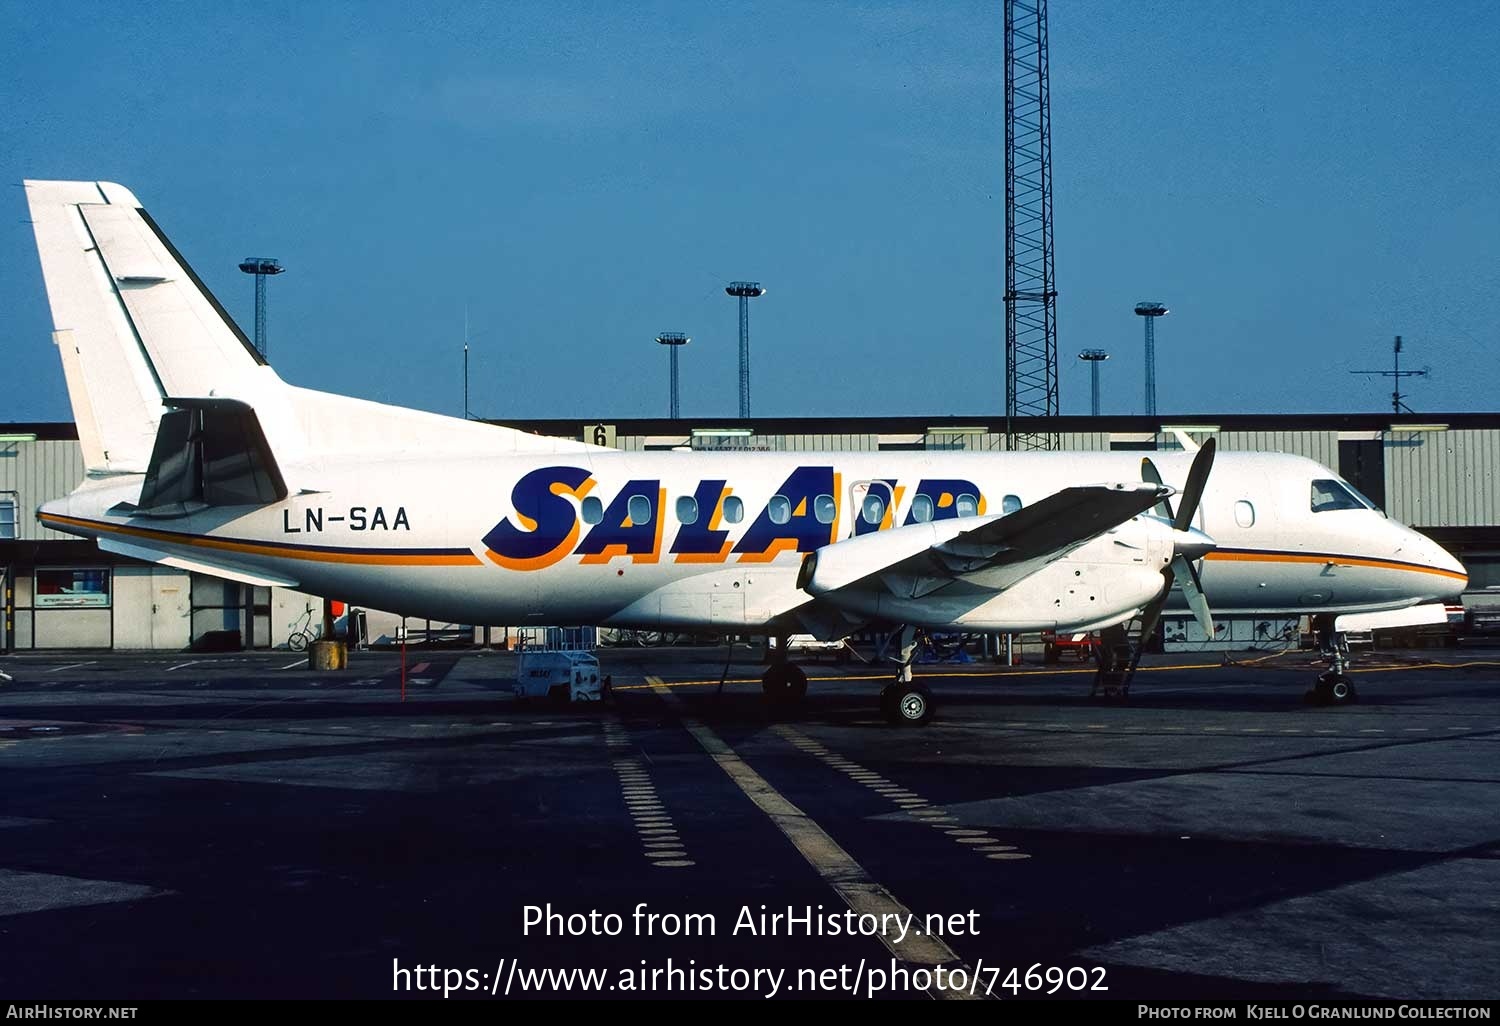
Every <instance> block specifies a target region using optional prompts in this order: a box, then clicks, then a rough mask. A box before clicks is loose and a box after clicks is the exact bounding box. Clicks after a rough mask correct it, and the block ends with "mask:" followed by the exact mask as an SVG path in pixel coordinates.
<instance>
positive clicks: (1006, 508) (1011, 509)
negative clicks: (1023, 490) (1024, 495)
mask: <svg viewBox="0 0 1500 1026" xmlns="http://www.w3.org/2000/svg"><path fill="white" fill-rule="evenodd" d="M1020 508H1021V497H1020V496H1019V495H1007V496H1006V497H1005V498H1003V499H1001V500H1000V512H1001V514H1002V515H1006V514H1010V513H1015V512H1016V511H1018V510H1019V509H1020Z"/></svg>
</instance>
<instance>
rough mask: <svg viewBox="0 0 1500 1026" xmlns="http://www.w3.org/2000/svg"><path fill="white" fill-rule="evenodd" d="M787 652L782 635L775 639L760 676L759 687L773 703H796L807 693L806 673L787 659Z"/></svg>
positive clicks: (785, 642) (785, 640)
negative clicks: (768, 658)
mask: <svg viewBox="0 0 1500 1026" xmlns="http://www.w3.org/2000/svg"><path fill="white" fill-rule="evenodd" d="M787 654H788V653H787V639H786V637H785V636H784V635H783V636H781V637H778V638H777V639H776V648H775V649H774V650H773V652H772V654H771V664H770V665H769V666H767V667H766V672H765V673H763V674H761V677H760V689H761V691H763V692H764V693H765V696H766V700H767V701H769V702H771V703H772V704H773V705H789V704H793V703H797V702H800V701H802V699H803V698H804V697H805V696H806V695H807V674H805V673H803V672H802V667H800V666H798V665H797V664H796V663H793V662H791V661H789V660H788V659H787Z"/></svg>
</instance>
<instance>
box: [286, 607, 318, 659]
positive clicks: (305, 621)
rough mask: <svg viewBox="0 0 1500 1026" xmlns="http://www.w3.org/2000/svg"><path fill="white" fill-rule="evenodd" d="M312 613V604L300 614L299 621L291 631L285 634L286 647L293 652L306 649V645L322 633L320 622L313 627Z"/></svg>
mask: <svg viewBox="0 0 1500 1026" xmlns="http://www.w3.org/2000/svg"><path fill="white" fill-rule="evenodd" d="M312 615H313V611H312V606H308V607H307V609H306V611H305V612H303V614H302V621H301V623H300V624H299V625H297V626H295V627H293V628H292V632H291V633H290V634H288V635H287V636H286V647H287V648H289V649H291V650H292V651H293V652H304V651H306V650H307V646H308V645H309V644H311V643H312V642H314V641H316V640H318V637H319V636H320V635H321V634H322V633H323V627H322V625H321V624H319V625H318V627H317V628H316V629H315V628H314V627H313V623H312Z"/></svg>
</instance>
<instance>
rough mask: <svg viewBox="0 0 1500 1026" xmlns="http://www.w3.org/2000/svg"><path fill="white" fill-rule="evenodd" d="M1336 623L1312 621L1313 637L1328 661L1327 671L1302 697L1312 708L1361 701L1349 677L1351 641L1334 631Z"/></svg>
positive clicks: (1322, 619)
mask: <svg viewBox="0 0 1500 1026" xmlns="http://www.w3.org/2000/svg"><path fill="white" fill-rule="evenodd" d="M1333 623H1334V619H1333V617H1332V616H1327V615H1324V616H1317V617H1314V618H1313V636H1314V637H1315V638H1317V641H1318V651H1319V652H1321V653H1322V654H1323V658H1325V659H1327V660H1328V669H1327V671H1325V672H1324V673H1320V674H1319V675H1318V679H1317V681H1316V682H1314V684H1313V686H1312V688H1311V689H1310V690H1309V691H1308V692H1307V694H1306V695H1304V696H1303V700H1304V701H1306V702H1307V703H1308V704H1309V705H1348V704H1349V703H1351V702H1354V701H1355V700H1357V699H1358V698H1359V693H1358V692H1357V691H1355V690H1354V682H1353V681H1352V680H1350V679H1349V674H1348V669H1349V639H1348V637H1347V636H1346V635H1345V634H1344V633H1343V632H1342V631H1335V630H1334V629H1333Z"/></svg>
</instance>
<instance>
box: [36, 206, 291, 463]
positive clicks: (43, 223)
mask: <svg viewBox="0 0 1500 1026" xmlns="http://www.w3.org/2000/svg"><path fill="white" fill-rule="evenodd" d="M25 185H26V198H27V202H28V204H29V205H30V208H31V220H32V225H33V229H34V231H35V233H36V242H37V252H38V254H39V256H40V257H41V263H42V277H43V279H44V281H45V282H46V286H47V298H48V302H49V303H50V305H51V308H52V322H53V328H54V331H53V340H54V341H55V342H56V343H57V346H58V349H59V354H60V356H61V357H62V363H63V373H64V376H65V377H66V379H67V383H68V398H69V400H70V401H71V403H72V406H73V415H74V418H75V420H76V421H77V423H78V435H79V440H80V442H81V443H82V448H83V455H84V465H85V467H86V468H87V469H88V471H89V472H90V473H92V474H112V473H144V472H145V470H146V467H147V465H148V464H149V461H150V457H151V450H152V446H153V445H154V443H155V440H156V429H157V425H158V423H159V422H160V420H161V417H162V414H163V412H164V409H163V405H162V400H163V399H164V398H166V397H167V396H176V395H187V396H209V395H214V394H216V393H218V394H225V393H226V392H237V391H239V390H240V389H241V388H242V386H243V381H244V379H245V378H246V377H248V376H251V375H254V374H256V373H258V372H262V371H264V372H265V373H269V368H265V366H264V365H265V361H264V360H263V359H261V357H260V354H258V353H257V352H256V351H255V349H254V347H253V346H252V345H251V344H250V342H249V340H248V339H247V338H246V337H245V335H244V333H243V332H241V331H240V329H239V328H238V327H236V325H235V323H234V321H233V320H232V319H231V318H230V317H229V315H228V314H227V313H225V312H224V308H223V307H222V306H220V305H219V303H218V301H217V300H215V299H214V297H213V295H212V294H211V293H209V291H208V289H207V288H205V287H204V285H203V283H202V281H200V280H199V278H198V276H197V275H196V274H194V273H193V270H192V268H191V267H189V266H188V264H187V262H186V261H185V260H183V259H182V257H181V255H180V254H178V252H177V250H176V249H175V248H174V247H173V246H172V244H171V243H170V242H168V241H167V238H166V236H165V235H163V234H162V232H161V230H160V229H159V228H157V226H156V222H154V221H152V220H151V217H150V215H149V214H147V213H146V212H145V211H144V210H142V209H141V206H140V203H139V202H138V201H137V200H136V198H135V196H133V195H132V194H131V193H130V190H128V189H126V188H124V187H122V186H119V185H115V184H113V183H111V182H42V181H28V182H26V183H25Z"/></svg>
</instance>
